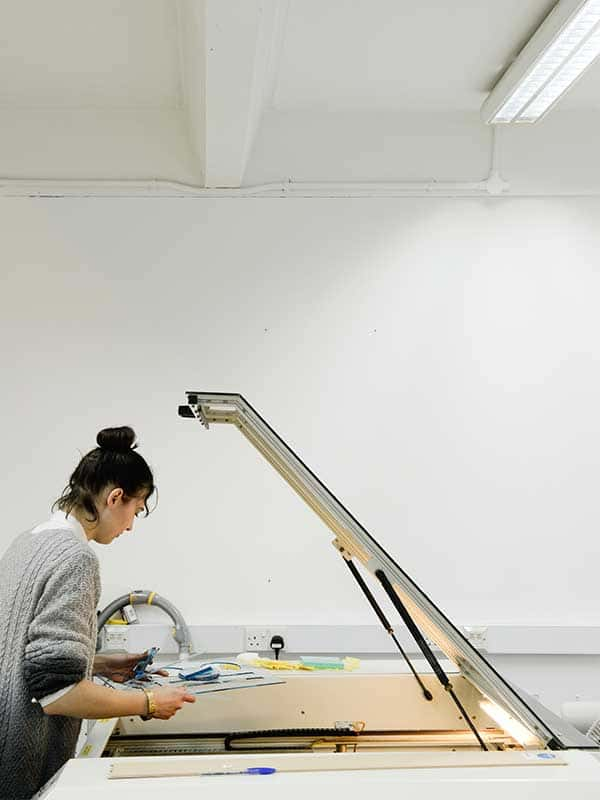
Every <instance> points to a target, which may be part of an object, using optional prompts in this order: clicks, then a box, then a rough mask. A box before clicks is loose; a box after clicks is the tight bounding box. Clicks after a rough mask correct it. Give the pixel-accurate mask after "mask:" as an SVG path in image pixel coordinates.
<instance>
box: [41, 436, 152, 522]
mask: <svg viewBox="0 0 600 800" xmlns="http://www.w3.org/2000/svg"><path fill="white" fill-rule="evenodd" d="M96 442H97V443H98V447H95V448H94V449H93V450H90V452H89V453H86V455H84V456H83V458H82V459H81V461H80V462H79V464H78V465H77V466H76V467H75V470H74V472H73V474H72V475H71V477H70V478H69V483H68V485H67V486H66V487H65V489H64V491H63V493H62V494H61V496H60V497H59V498H58V500H57V501H56V502H55V503H54V505H53V506H52V509H53V510H54V509H55V508H59V509H60V510H61V511H64V512H65V513H66V514H69V513H70V512H71V511H73V510H74V509H81V510H83V511H85V512H86V515H89V521H90V522H97V521H98V509H97V508H96V498H97V497H98V495H99V494H100V493H101V492H102V491H103V490H104V489H106V488H107V487H108V486H118V487H120V488H121V489H123V494H124V495H125V497H126V498H127V499H129V498H132V497H137V496H138V495H140V494H142V493H144V494H145V495H146V501H145V502H144V505H145V508H146V516H147V515H148V514H149V513H150V512H149V511H148V505H147V499H148V497H150V495H151V494H152V493H153V492H154V489H155V487H154V477H153V475H152V470H151V469H150V467H149V466H148V464H147V463H146V462H145V460H144V459H143V458H142V456H141V455H140V454H139V453H136V452H135V447H136V444H135V432H134V431H133V429H132V428H129V427H128V426H126V425H125V426H123V427H121V428H104V429H103V430H101V431H100V432H99V433H98V435H97V436H96Z"/></svg>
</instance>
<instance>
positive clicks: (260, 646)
mask: <svg viewBox="0 0 600 800" xmlns="http://www.w3.org/2000/svg"><path fill="white" fill-rule="evenodd" d="M245 630H246V635H245V640H244V647H245V649H246V650H247V651H249V652H257V653H262V652H268V653H270V654H271V655H272V652H271V648H270V644H271V639H272V638H273V636H275V635H279V636H282V637H283V641H284V642H285V628H284V627H282V626H281V625H274V626H273V627H272V628H259V627H256V628H246V629H245Z"/></svg>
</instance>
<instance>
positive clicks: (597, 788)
mask: <svg viewBox="0 0 600 800" xmlns="http://www.w3.org/2000/svg"><path fill="white" fill-rule="evenodd" d="M432 755H433V756H434V757H437V756H440V755H441V756H442V757H451V756H452V755H453V754H451V753H444V754H432ZM470 755H471V756H475V757H478V756H481V758H482V760H483V759H485V757H487V756H492V757H494V756H499V757H500V758H501V757H502V756H503V755H504V753H472V754H470ZM507 755H513V754H507ZM559 755H560V758H561V759H562V760H563V761H565V762H566V763H565V764H564V765H562V766H531V767H529V766H494V767H471V768H461V767H454V768H443V767H437V768H422V769H393V770H390V769H387V770H386V769H374V770H360V771H335V772H333V771H327V772H316V771H315V772H288V773H285V772H277V773H276V774H274V775H264V776H262V775H225V776H197V777H196V776H194V777H192V776H189V777H172V778H136V779H122V780H109V778H108V775H109V771H110V767H111V764H112V763H113V761H115V762H116V761H122V760H123V759H109V758H106V759H104V758H103V759H90V760H77V759H74V760H71V761H69V762H68V764H67V765H66V767H65V770H64V772H63V774H62V775H61V776H60V779H59V781H58V783H57V784H56V785H55V787H54V788H53V789H51V790H50V792H49V794H48V795H47V800H75V798H86V800H88V799H89V800H96V799H97V800H100V798H102V800H106V798H114V799H115V800H129V798H132V797H135V798H137V797H139V798H142V797H143V798H149V799H150V800H151V799H152V798H167V797H168V798H177V800H188V799H189V800H192V798H194V800H197V799H198V798H199V797H202V796H208V795H209V796H210V798H211V800H221V799H223V800H233V798H236V799H238V798H240V797H242V796H243V798H244V800H276V799H277V800H281V798H285V799H286V800H290V799H291V800H296V798H297V800H306V797H307V796H319V797H321V796H326V795H330V796H334V795H337V796H343V797H344V800H355V799H356V800H365V798H366V797H368V796H369V795H370V794H372V793H374V792H378V793H379V792H382V793H384V795H385V796H391V793H394V795H395V796H401V797H402V798H406V799H407V800H413V798H414V800H417V798H418V800H433V799H434V798H435V800H439V798H440V797H443V798H447V799H449V800H459V798H460V800H475V799H476V798H477V800H481V799H482V798H486V800H506V798H507V797H508V796H510V798H511V800H525V799H526V798H527V800H542V798H543V800H565V798H567V797H568V798H572V800H588V798H589V800H592V798H594V800H597V798H598V797H599V796H600V762H599V761H598V760H597V759H596V758H595V757H594V756H593V755H591V754H589V753H585V752H576V751H573V752H566V753H560V754H559ZM340 756H341V757H342V758H343V757H344V754H336V756H335V757H336V758H340ZM406 756H407V757H408V758H410V754H406ZM313 757H314V758H315V761H316V760H318V758H319V755H316V754H315V755H314V756H313ZM178 758H182V757H169V758H168V759H163V761H167V760H169V761H175V762H176V761H177V759H178ZM184 758H185V760H186V761H188V760H189V757H184ZM244 758H245V757H244V756H231V757H228V758H227V759H226V760H227V764H228V765H230V768H231V769H235V768H236V762H237V763H238V765H240V766H241V762H243V760H244ZM246 758H247V757H246ZM294 758H295V756H294V755H291V756H290V755H279V754H276V755H265V756H264V759H263V760H264V766H275V767H278V766H279V767H280V768H281V769H283V768H285V765H286V764H287V765H288V766H289V765H290V764H291V761H292V760H293V759H294ZM198 759H199V762H200V761H201V762H202V766H201V767H200V766H199V768H200V769H211V767H210V766H209V764H208V763H207V758H206V757H203V756H200V757H198ZM126 760H127V761H130V760H131V759H126ZM135 760H136V761H137V762H142V761H153V760H154V759H135ZM221 761H224V759H223V758H221ZM212 768H214V767H212Z"/></svg>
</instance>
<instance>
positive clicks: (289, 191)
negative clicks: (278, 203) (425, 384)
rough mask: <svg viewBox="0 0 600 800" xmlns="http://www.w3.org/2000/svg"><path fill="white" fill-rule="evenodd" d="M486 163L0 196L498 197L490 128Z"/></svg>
mask: <svg viewBox="0 0 600 800" xmlns="http://www.w3.org/2000/svg"><path fill="white" fill-rule="evenodd" d="M490 133H491V160H490V161H491V163H490V171H489V173H488V176H487V177H486V178H484V179H483V180H480V181H436V180H428V181H352V182H338V181H331V182H306V181H294V180H292V179H291V178H290V179H286V180H282V181H277V182H274V183H263V184H256V185H254V186H240V187H239V188H224V189H207V188H206V187H204V186H198V185H195V184H191V183H184V182H179V181H169V180H162V179H160V178H150V179H148V180H104V179H98V180H87V179H83V180H79V179H77V180H54V179H51V178H40V179H19V178H0V196H4V197H332V198H334V197H482V196H483V197H486V196H488V197H490V196H491V197H497V196H499V195H502V194H507V193H508V191H509V188H510V186H509V184H508V183H507V182H506V181H505V180H504V179H503V178H502V177H501V175H500V170H499V167H498V160H499V156H498V141H497V134H496V127H491V129H490Z"/></svg>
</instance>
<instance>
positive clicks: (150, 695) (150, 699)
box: [142, 686, 156, 720]
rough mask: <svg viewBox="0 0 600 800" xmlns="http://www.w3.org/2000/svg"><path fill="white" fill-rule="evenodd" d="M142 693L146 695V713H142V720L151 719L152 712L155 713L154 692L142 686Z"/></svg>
mask: <svg viewBox="0 0 600 800" xmlns="http://www.w3.org/2000/svg"><path fill="white" fill-rule="evenodd" d="M142 691H143V693H144V694H145V695H146V714H145V715H142V719H143V720H148V719H152V717H153V716H154V714H155V713H156V701H155V700H154V692H153V691H151V690H150V689H146V687H145V686H143V687H142Z"/></svg>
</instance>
